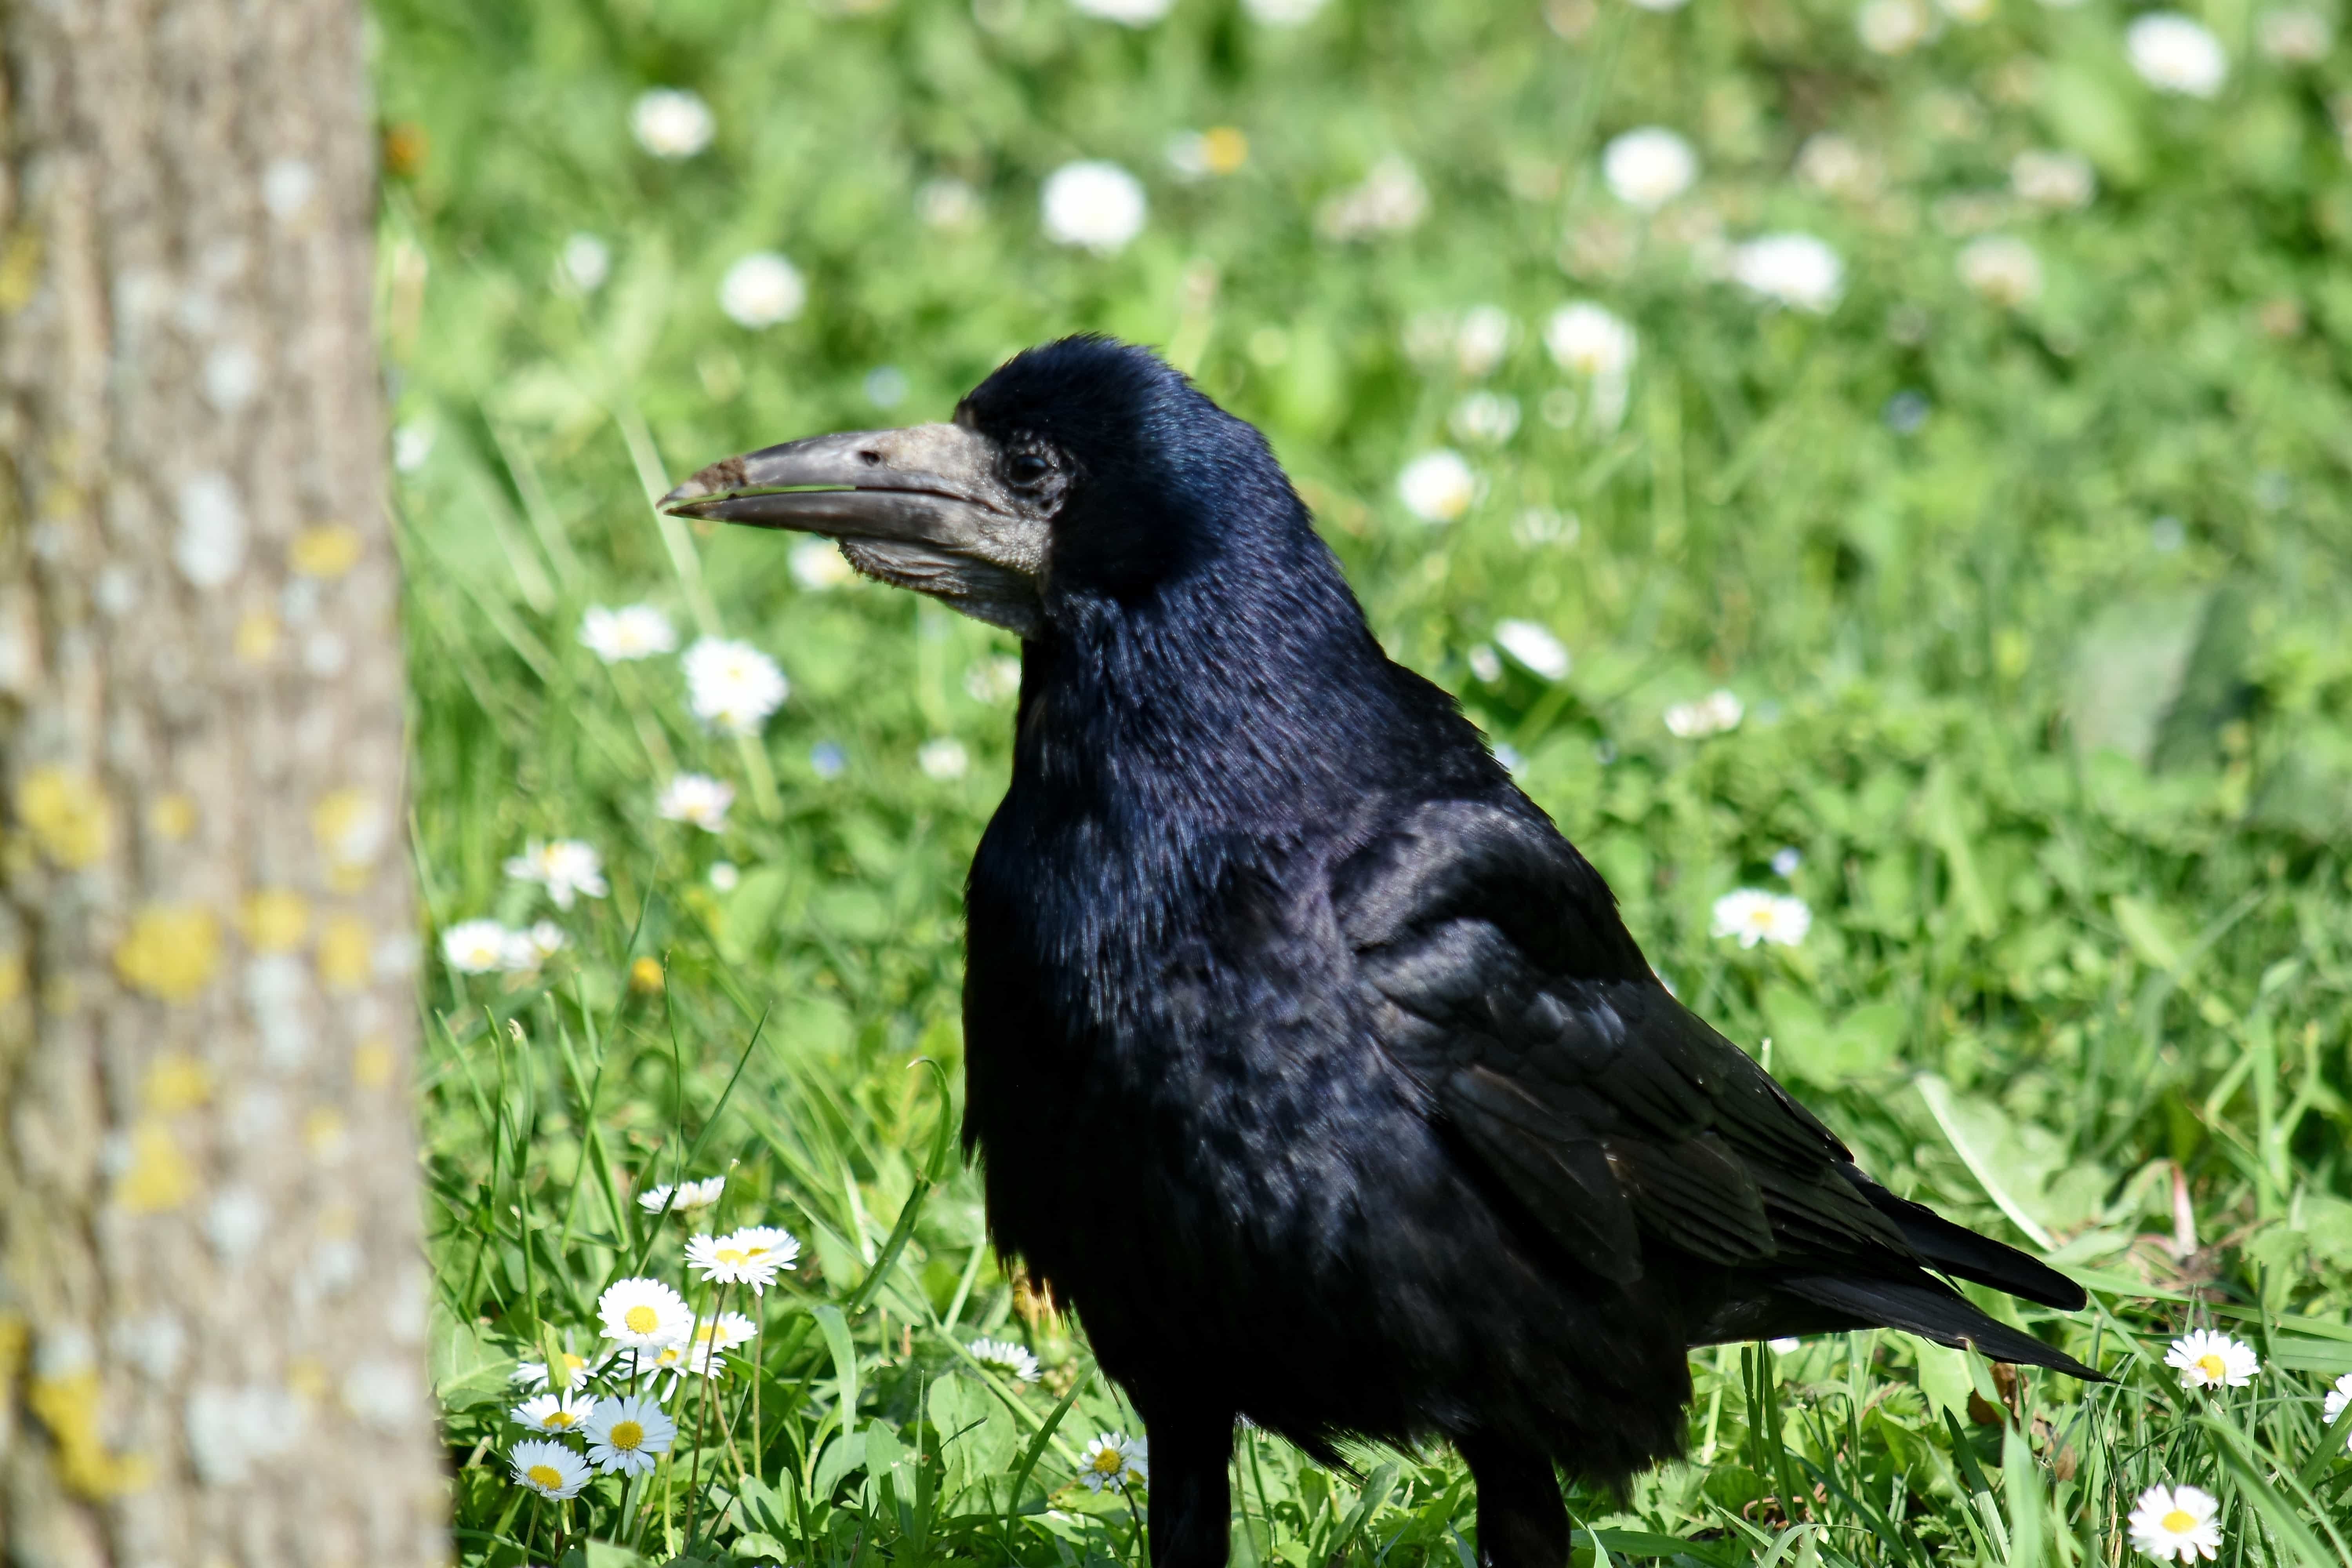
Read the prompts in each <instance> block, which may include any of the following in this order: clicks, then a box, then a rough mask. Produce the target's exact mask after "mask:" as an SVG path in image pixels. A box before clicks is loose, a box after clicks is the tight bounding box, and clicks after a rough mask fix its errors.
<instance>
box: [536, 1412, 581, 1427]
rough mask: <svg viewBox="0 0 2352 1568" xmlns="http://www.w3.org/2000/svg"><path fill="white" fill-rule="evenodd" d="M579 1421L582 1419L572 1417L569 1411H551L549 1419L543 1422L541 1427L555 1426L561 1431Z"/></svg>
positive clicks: (575, 1416) (548, 1414)
mask: <svg viewBox="0 0 2352 1568" xmlns="http://www.w3.org/2000/svg"><path fill="white" fill-rule="evenodd" d="M579 1419H580V1417H578V1416H577V1415H572V1412H570V1411H569V1410H551V1411H549V1412H548V1413H547V1418H546V1419H545V1420H543V1421H541V1423H540V1425H541V1426H553V1427H556V1428H558V1429H561V1428H562V1427H566V1426H571V1425H572V1423H573V1422H574V1421H577V1420H579Z"/></svg>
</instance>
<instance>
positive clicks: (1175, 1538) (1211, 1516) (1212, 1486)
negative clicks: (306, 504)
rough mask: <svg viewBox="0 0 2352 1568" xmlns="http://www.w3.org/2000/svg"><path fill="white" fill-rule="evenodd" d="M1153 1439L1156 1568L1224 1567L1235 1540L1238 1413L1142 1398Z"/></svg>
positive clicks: (1151, 1497)
mask: <svg viewBox="0 0 2352 1568" xmlns="http://www.w3.org/2000/svg"><path fill="white" fill-rule="evenodd" d="M1136 1408H1137V1409H1138V1411H1139V1413H1140V1414H1141V1415H1142V1416H1143V1421H1144V1426H1145V1429H1146V1430H1147V1431H1148V1432H1149V1433H1150V1437H1151V1461H1150V1464H1151V1481H1150V1491H1149V1493H1148V1494H1147V1495H1148V1497H1149V1500H1150V1531H1151V1568H1224V1562H1225V1554H1226V1552H1227V1551H1228V1550H1229V1549H1230V1547H1231V1544H1232V1531H1233V1509H1234V1502H1233V1483H1232V1479H1231V1477H1230V1475H1229V1474H1228V1467H1229V1465H1230V1463H1231V1461H1232V1458H1233V1453H1234V1416H1233V1412H1232V1411H1230V1410H1210V1409H1204V1408H1202V1407H1200V1406H1198V1405H1182V1404H1174V1405H1171V1403H1170V1402H1166V1401H1154V1402H1147V1401H1145V1400H1142V1399H1138V1400H1137V1401H1136Z"/></svg>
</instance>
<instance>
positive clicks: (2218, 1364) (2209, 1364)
mask: <svg viewBox="0 0 2352 1568" xmlns="http://www.w3.org/2000/svg"><path fill="white" fill-rule="evenodd" d="M2197 1370H2198V1371H2199V1372H2201V1373H2204V1374H2205V1375H2206V1376H2208V1377H2210V1378H2211V1379H2212V1380H2213V1381H2214V1382H2216V1383H2219V1382H2221V1380H2222V1379H2223V1378H2224V1377H2227V1376H2228V1375H2229V1373H2230V1363H2228V1362H2226V1361H2224V1360H2222V1359H2221V1352H2220V1351H2207V1352H2205V1353H2204V1354H2203V1355H2200V1356H2199V1357H2198V1358H2197ZM2166 1517H2167V1518H2169V1517H2170V1515H2167V1516H2166Z"/></svg>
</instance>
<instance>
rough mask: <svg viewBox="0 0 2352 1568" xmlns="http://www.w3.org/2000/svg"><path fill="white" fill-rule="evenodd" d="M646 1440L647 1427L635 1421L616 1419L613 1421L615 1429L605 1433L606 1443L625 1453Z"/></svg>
mask: <svg viewBox="0 0 2352 1568" xmlns="http://www.w3.org/2000/svg"><path fill="white" fill-rule="evenodd" d="M645 1440H646V1429H645V1427H644V1426H640V1425H639V1424H638V1423H636V1422H635V1421H615V1422H614V1423H613V1429H612V1430H611V1431H610V1432H607V1433H605V1434H604V1442H605V1444H606V1445H607V1446H608V1447H614V1448H618V1449H620V1450H622V1451H623V1452H624V1453H626V1452H627V1451H628V1450H630V1449H632V1448H635V1447H637V1446H638V1445H639V1444H641V1443H643V1442H644V1441H645Z"/></svg>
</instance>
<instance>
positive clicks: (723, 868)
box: [710, 860, 743, 893]
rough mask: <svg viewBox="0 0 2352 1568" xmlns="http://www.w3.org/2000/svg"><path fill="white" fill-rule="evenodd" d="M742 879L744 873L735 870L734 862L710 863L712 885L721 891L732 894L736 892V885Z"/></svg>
mask: <svg viewBox="0 0 2352 1568" xmlns="http://www.w3.org/2000/svg"><path fill="white" fill-rule="evenodd" d="M742 879H743V873H742V872H740V871H739V870H737V869H736V868H735V862H733V861H732V860H713V861H712V862H711V863H710V885H711V886H712V887H713V888H715V889H718V890H719V891H720V892H722V893H731V892H733V891H734V890H735V884H736V883H738V882H740V881H741V880H742Z"/></svg>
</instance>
